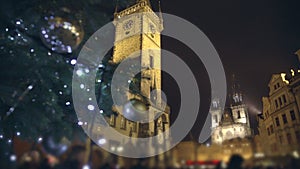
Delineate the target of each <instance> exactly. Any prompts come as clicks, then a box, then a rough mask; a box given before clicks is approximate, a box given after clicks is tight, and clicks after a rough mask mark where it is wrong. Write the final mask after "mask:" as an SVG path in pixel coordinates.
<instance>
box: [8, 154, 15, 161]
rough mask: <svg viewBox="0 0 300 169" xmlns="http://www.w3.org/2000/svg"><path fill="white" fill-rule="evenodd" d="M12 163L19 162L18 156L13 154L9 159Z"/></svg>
mask: <svg viewBox="0 0 300 169" xmlns="http://www.w3.org/2000/svg"><path fill="white" fill-rule="evenodd" d="M9 159H10V161H16V160H17V156H16V155H14V154H12V155H11V156H10V157H9Z"/></svg>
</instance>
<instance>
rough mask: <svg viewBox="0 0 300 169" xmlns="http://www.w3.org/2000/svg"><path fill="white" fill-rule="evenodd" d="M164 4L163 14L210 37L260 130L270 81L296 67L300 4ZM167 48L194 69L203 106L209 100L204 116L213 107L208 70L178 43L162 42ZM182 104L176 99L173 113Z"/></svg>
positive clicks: (165, 0) (177, 0) (196, 0)
mask: <svg viewBox="0 0 300 169" xmlns="http://www.w3.org/2000/svg"><path fill="white" fill-rule="evenodd" d="M161 4H162V10H163V12H166V13H171V14H174V15H177V16H180V17H183V18H185V19H187V20H188V21H190V22H191V23H193V24H195V25H196V26H197V27H198V28H199V29H200V30H202V31H203V32H204V33H205V34H206V35H207V36H208V38H209V39H210V40H211V42H212V43H213V45H214V46H215V48H216V50H217V51H218V53H219V55H220V57H221V60H222V62H223V65H224V68H225V72H226V76H227V79H228V85H229V87H230V80H231V75H232V74H235V75H236V78H237V79H238V81H239V84H240V87H241V90H242V91H243V93H244V95H245V100H246V103H247V104H248V106H249V110H250V113H251V114H252V119H251V121H252V123H253V127H254V128H255V127H256V126H255V122H254V121H255V116H254V114H255V113H257V112H258V111H261V108H262V105H261V104H262V103H261V97H262V96H267V95H268V82H269V80H270V78H271V75H272V74H274V73H280V72H286V71H289V69H290V68H291V67H297V64H298V60H297V57H296V56H295V55H294V52H295V51H296V50H297V49H299V48H300V11H299V7H300V2H299V1H296V0H295V1H274V0H272V1H271V0H270V1H261V0H251V1H240V0H239V1H238V0H227V1H224V0H222V1H216V0H210V1H200V0H185V1H182V0H162V2H161ZM162 47H163V48H166V49H168V50H170V51H172V52H174V53H176V54H178V55H179V56H180V57H181V58H183V59H184V60H185V61H186V62H187V63H188V64H189V65H190V66H191V68H192V70H193V72H194V74H195V75H196V77H197V79H198V83H200V84H199V86H200V92H202V93H201V100H204V101H203V102H201V108H200V115H199V116H201V113H205V112H207V110H208V106H209V103H208V101H205V100H208V97H209V92H207V88H208V87H209V84H207V82H205V81H208V77H207V74H206V72H205V68H204V67H203V65H201V61H196V60H195V59H196V57H195V56H193V55H194V54H193V53H192V52H191V51H189V49H188V48H186V47H184V45H182V44H180V43H179V42H174V41H172V40H170V39H168V38H166V37H163V43H162ZM171 83H172V82H168V81H167V80H164V88H165V89H166V90H167V94H168V95H169V97H170V98H176V97H178V96H179V95H176V92H175V93H174V92H173V91H174V87H171V89H170V86H172V84H171ZM175 87H176V86H175ZM168 91H169V92H168ZM203 93H204V96H202V95H203ZM179 101H180V100H179V99H177V100H176V99H173V100H172V101H171V102H170V104H171V106H173V109H174V110H176V109H177V108H178V104H177V103H178V102H179ZM175 114H176V113H175ZM202 117H203V116H202ZM173 120H174V117H173ZM201 121H203V118H201V117H198V123H197V124H196V125H195V127H194V129H193V131H194V133H196V135H197V133H198V132H199V131H200V130H199V128H201Z"/></svg>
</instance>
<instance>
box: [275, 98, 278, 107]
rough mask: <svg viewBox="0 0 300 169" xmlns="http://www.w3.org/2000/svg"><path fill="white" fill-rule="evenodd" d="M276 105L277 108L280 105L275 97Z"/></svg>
mask: <svg viewBox="0 0 300 169" xmlns="http://www.w3.org/2000/svg"><path fill="white" fill-rule="evenodd" d="M275 106H276V108H277V107H278V102H277V100H276V99H275Z"/></svg>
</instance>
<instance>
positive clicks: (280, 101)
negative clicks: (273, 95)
mask: <svg viewBox="0 0 300 169" xmlns="http://www.w3.org/2000/svg"><path fill="white" fill-rule="evenodd" d="M278 99H279V104H280V106H282V100H281V97H279V98H278Z"/></svg>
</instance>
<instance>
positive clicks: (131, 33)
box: [107, 0, 170, 165]
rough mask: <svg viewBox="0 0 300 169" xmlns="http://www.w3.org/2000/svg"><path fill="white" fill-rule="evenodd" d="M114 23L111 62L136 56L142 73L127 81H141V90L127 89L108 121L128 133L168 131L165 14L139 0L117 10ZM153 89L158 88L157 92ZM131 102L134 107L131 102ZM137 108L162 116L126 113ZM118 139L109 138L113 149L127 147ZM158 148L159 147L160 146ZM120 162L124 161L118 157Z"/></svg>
mask: <svg viewBox="0 0 300 169" xmlns="http://www.w3.org/2000/svg"><path fill="white" fill-rule="evenodd" d="M113 23H114V25H115V43H114V49H113V56H112V58H111V60H110V62H109V63H110V64H112V65H118V64H120V63H121V62H123V61H124V60H135V61H137V62H139V64H140V73H139V74H138V76H137V77H136V78H137V79H135V81H134V80H132V79H130V80H129V81H128V83H130V82H132V83H138V84H133V85H136V86H138V91H135V92H130V91H128V92H126V97H127V98H126V100H125V101H124V102H123V104H120V105H114V106H113V107H112V109H113V110H114V111H115V113H114V114H112V115H111V116H110V117H107V118H108V119H107V121H108V122H109V124H110V126H111V127H113V128H114V129H115V130H117V131H118V132H119V133H121V134H123V135H126V136H129V137H139V138H145V137H151V136H154V135H157V134H158V133H160V132H165V131H166V130H168V128H169V127H170V118H169V114H170V109H169V107H168V106H166V105H165V103H164V102H163V100H162V99H161V94H160V90H161V50H160V49H161V37H160V32H161V31H162V30H163V23H162V17H161V16H158V15H156V14H155V13H154V12H153V10H152V8H151V4H150V1H149V0H137V1H136V3H135V4H133V5H132V6H129V7H128V8H126V9H124V10H122V11H116V12H115V14H114V21H113ZM129 63H130V62H129ZM129 66H133V65H129ZM130 85H131V84H130ZM130 85H129V86H130ZM120 90H121V89H120ZM152 91H155V94H153V92H152ZM129 103H131V104H132V106H133V107H130V106H128V104H129ZM163 105H165V106H163ZM162 108H163V109H162ZM136 110H138V111H146V110H148V111H149V112H150V113H149V115H153V114H156V113H158V114H159V117H157V118H153V119H154V120H153V121H150V122H148V121H147V122H143V123H141V122H136V121H134V120H132V119H128V118H127V117H126V113H127V114H129V115H132V117H134V116H138V115H139V113H140V112H135V111H136ZM149 119H151V117H149ZM119 141H120V142H118V141H116V140H107V144H110V147H111V151H122V150H123V148H125V147H123V148H122V147H119V145H120V144H121V141H122V140H119ZM158 142H159V143H160V144H162V145H161V146H162V147H163V146H166V145H165V144H164V140H163V138H161V140H158ZM123 144H124V143H123ZM125 144H126V143H125ZM130 144H135V143H130ZM137 146H142V145H137ZM141 148H143V149H147V148H148V149H149V151H150V149H151V148H149V147H141ZM158 148H160V147H159V146H158ZM158 158H159V159H158V160H159V161H162V160H164V158H165V157H164V156H162V155H161V156H159V157H158ZM123 162H124V161H123ZM119 163H122V162H120V161H119ZM124 165H125V164H124Z"/></svg>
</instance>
